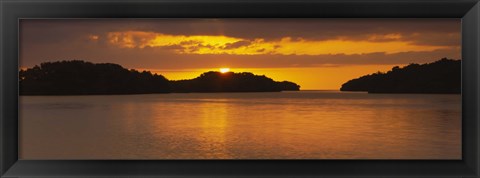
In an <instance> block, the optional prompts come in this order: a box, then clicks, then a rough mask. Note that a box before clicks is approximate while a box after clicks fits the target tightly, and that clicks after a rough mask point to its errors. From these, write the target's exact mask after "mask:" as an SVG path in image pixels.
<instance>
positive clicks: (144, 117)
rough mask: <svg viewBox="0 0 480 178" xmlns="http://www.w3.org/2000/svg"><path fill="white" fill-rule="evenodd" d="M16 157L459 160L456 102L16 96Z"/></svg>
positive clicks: (363, 96) (452, 98) (438, 98)
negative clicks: (18, 132) (17, 148)
mask: <svg viewBox="0 0 480 178" xmlns="http://www.w3.org/2000/svg"><path fill="white" fill-rule="evenodd" d="M20 157H21V159H205V158H210V159H272V158H273V159H297V158H298V159H305V158H307V159H460V158H461V96H460V95H420V94H412V95H410V94H367V93H341V92H319V91H302V92H280V93H212V94H199V93H196V94H158V95H157V94H152V95H123V96H118V95H114V96H22V97H20Z"/></svg>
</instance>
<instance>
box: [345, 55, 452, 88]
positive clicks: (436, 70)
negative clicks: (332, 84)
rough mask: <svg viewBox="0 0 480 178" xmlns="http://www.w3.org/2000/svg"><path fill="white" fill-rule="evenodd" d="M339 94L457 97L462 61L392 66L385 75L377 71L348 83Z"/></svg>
mask: <svg viewBox="0 0 480 178" xmlns="http://www.w3.org/2000/svg"><path fill="white" fill-rule="evenodd" d="M340 91H366V92H368V93H432V94H434V93H438V94H441V93H444V94H459V93H460V92H461V61H460V60H453V59H447V58H443V59H440V60H438V61H436V62H433V63H427V64H410V65H407V66H404V67H398V66H395V67H393V68H392V70H390V71H388V72H386V73H382V72H377V73H374V74H370V75H366V76H362V77H360V78H357V79H353V80H350V81H348V82H346V83H344V84H343V85H342V87H341V88H340Z"/></svg>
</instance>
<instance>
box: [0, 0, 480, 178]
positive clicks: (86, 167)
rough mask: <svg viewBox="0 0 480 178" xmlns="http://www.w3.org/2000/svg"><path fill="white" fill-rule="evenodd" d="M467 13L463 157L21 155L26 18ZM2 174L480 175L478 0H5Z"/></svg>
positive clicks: (1, 7) (1, 6)
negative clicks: (21, 41) (21, 37)
mask: <svg viewBox="0 0 480 178" xmlns="http://www.w3.org/2000/svg"><path fill="white" fill-rule="evenodd" d="M163 17H165V18H167V17H168V18H175V17H176V18H179V17H181V18H183V17H188V18H192V17H193V18H197V17H198V18H240V17H241V18H267V17H268V18H327V17H328V18H461V19H462V160H418V161H415V160H68V161H61V160H18V50H19V49H18V31H19V28H18V22H19V19H22V18H163ZM0 22H1V24H0V27H1V28H0V36H1V43H0V58H1V60H0V101H1V103H0V114H1V115H0V124H1V125H0V129H1V132H0V139H1V142H0V149H1V150H0V175H1V177H62V176H65V177H66V176H69V177H81V176H85V177H98V176H102V177H103V176H112V177H113V176H125V177H132V176H139V177H140V176H158V177H170V176H175V177H190V176H191V177H245V176H252V177H277V176H278V177H356V176H358V177H387V176H391V177H472V178H473V177H478V176H479V175H480V173H479V171H480V159H479V155H480V154H479V146H480V145H479V143H480V141H479V138H480V137H479V133H480V132H479V128H480V122H479V114H480V113H479V105H478V104H479V101H480V98H479V97H480V95H479V92H480V90H479V85H480V71H479V69H480V63H479V62H480V61H479V60H480V3H479V1H478V0H335V1H334V0H298V1H295V0H198V1H194V0H176V1H175V0H155V1H151V0H140V1H135V0H123V1H121V0H112V1H108V0H97V1H95V0H62V1H60V0H38V1H33V0H0Z"/></svg>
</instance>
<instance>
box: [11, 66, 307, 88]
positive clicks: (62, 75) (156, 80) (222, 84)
mask: <svg viewBox="0 0 480 178" xmlns="http://www.w3.org/2000/svg"><path fill="white" fill-rule="evenodd" d="M19 80H20V82H19V83H20V95H94V94H146V93H171V92H270V91H285V90H299V89H300V86H299V85H297V84H295V83H293V82H288V81H283V82H276V81H273V80H272V79H270V78H268V77H266V76H258V75H254V74H252V73H248V72H243V73H233V72H229V73H220V72H212V71H211V72H206V73H203V74H201V75H200V76H199V77H197V78H194V79H191V80H180V81H169V80H167V79H166V78H165V77H163V76H162V75H157V74H152V73H151V72H149V71H142V72H139V71H137V70H133V69H131V70H128V69H125V68H123V67H122V66H120V65H118V64H111V63H103V64H93V63H90V62H84V61H79V60H73V61H58V62H45V63H42V64H40V66H38V65H37V66H34V67H33V68H29V69H27V70H20V72H19Z"/></svg>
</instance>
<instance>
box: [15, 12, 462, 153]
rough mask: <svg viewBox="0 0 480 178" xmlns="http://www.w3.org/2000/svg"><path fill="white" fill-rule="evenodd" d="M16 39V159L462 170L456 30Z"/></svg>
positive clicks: (40, 30)
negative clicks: (369, 164) (342, 163)
mask: <svg viewBox="0 0 480 178" xmlns="http://www.w3.org/2000/svg"><path fill="white" fill-rule="evenodd" d="M18 25H19V26H18V28H19V32H18V40H19V41H18V44H19V46H18V48H19V53H18V54H19V60H18V85H19V86H18V91H19V96H18V158H19V159H20V160H272V159H274V160H332V159H333V160H461V159H462V92H461V91H462V45H461V44H462V19H461V18H32V19H28V18H26V19H20V20H19V21H18ZM466 59H467V58H465V61H467V60H466ZM464 64H466V63H464ZM13 70H14V71H13V72H16V70H17V67H14V68H13ZM15 81H16V80H15ZM14 96H15V95H14Z"/></svg>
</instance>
